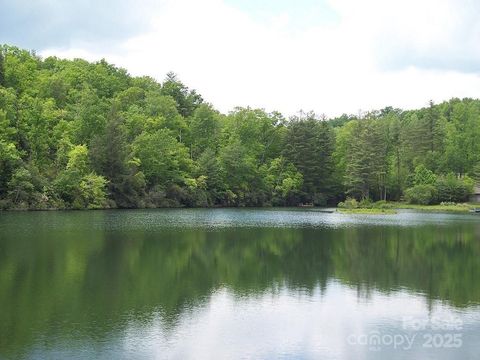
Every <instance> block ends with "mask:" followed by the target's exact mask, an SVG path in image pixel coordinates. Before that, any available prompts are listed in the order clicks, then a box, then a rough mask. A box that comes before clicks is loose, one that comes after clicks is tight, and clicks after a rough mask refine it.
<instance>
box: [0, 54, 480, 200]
mask: <svg viewBox="0 0 480 360" xmlns="http://www.w3.org/2000/svg"><path fill="white" fill-rule="evenodd" d="M478 139H480V100H475V99H452V100H450V101H448V102H444V103H441V104H433V103H432V102H430V103H429V104H428V106H426V107H425V108H423V109H420V110H409V111H402V110H400V109H394V108H391V107H387V108H385V109H382V110H379V111H371V112H365V113H361V114H358V115H343V116H341V117H338V118H334V119H327V118H325V117H324V116H317V115H316V114H314V113H304V112H300V113H299V114H298V115H297V116H293V117H291V118H288V119H287V118H285V117H284V116H283V115H282V114H280V113H278V112H272V113H268V112H266V111H264V110H262V109H251V108H236V109H235V110H233V111H232V112H230V113H229V114H222V113H220V112H218V111H217V110H215V108H214V107H213V106H212V105H211V104H209V103H207V102H205V101H204V100H203V99H202V97H201V95H200V94H198V93H197V92H196V91H195V90H191V89H189V88H188V87H187V86H185V85H184V84H183V83H182V82H181V81H180V80H179V79H178V78H177V77H176V75H175V74H173V73H169V74H167V76H166V78H165V80H164V81H163V83H158V82H157V81H155V80H154V79H152V78H150V77H132V76H130V75H129V74H128V73H127V71H126V70H124V69H121V68H117V67H115V66H113V65H111V64H108V63H107V62H106V61H105V60H101V61H99V62H96V63H89V62H87V61H84V60H81V59H76V60H63V59H58V58H56V57H48V58H46V59H42V58H40V57H39V56H37V55H36V54H35V53H33V52H29V51H25V50H22V49H19V48H16V47H12V46H7V45H3V46H0V209H47V208H54V209H70V208H73V209H83V208H116V207H119V208H136V207H176V206H189V207H194V206H199V207H204V206H270V205H275V206H283V205H298V204H301V203H313V204H315V205H319V206H321V205H327V204H336V203H337V202H339V201H342V200H344V199H345V198H347V197H349V198H352V199H357V200H363V201H385V200H395V201H398V200H406V201H409V202H412V203H420V204H431V203H439V202H460V201H466V200H467V199H468V195H469V194H470V193H471V191H472V189H473V185H474V183H475V182H476V181H479V180H480V141H478Z"/></svg>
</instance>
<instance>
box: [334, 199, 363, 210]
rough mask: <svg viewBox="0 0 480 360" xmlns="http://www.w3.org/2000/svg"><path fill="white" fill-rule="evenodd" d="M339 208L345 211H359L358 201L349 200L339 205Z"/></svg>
mask: <svg viewBox="0 0 480 360" xmlns="http://www.w3.org/2000/svg"><path fill="white" fill-rule="evenodd" d="M337 206H338V207H339V208H343V209H357V208H358V201H357V200H355V199H354V198H347V199H346V200H345V201H343V202H340V203H338V205H337Z"/></svg>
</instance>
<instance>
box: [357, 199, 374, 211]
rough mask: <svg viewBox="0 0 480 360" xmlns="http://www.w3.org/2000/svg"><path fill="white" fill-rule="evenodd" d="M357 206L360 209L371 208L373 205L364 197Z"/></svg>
mask: <svg viewBox="0 0 480 360" xmlns="http://www.w3.org/2000/svg"><path fill="white" fill-rule="evenodd" d="M358 207H359V208H362V209H371V208H372V207H373V202H372V200H370V199H369V198H366V199H363V200H362V201H360V203H359V204H358Z"/></svg>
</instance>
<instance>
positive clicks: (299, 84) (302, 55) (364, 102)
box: [42, 0, 480, 115]
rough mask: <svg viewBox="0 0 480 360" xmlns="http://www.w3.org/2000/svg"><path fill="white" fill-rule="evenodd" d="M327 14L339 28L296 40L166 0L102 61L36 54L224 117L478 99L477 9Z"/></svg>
mask: <svg viewBox="0 0 480 360" xmlns="http://www.w3.org/2000/svg"><path fill="white" fill-rule="evenodd" d="M330 5H331V6H332V8H333V9H334V10H335V11H336V12H337V13H338V15H339V19H340V20H339V21H337V22H322V23H320V24H318V25H317V26H311V27H308V28H306V29H301V30H298V29H292V27H291V26H289V17H288V14H282V15H280V16H279V15H278V14H277V15H276V16H272V18H271V19H269V21H263V22H259V21H256V20H254V17H252V16H250V15H249V14H248V13H245V12H242V11H241V10H239V9H237V8H234V7H231V6H228V5H226V4H225V3H224V2H223V1H222V0H204V1H197V0H176V1H173V0H167V1H165V2H164V4H163V6H162V7H161V8H160V10H157V12H156V13H154V14H152V19H153V25H152V27H151V29H150V30H149V31H148V32H145V33H143V34H141V35H138V36H136V37H132V38H130V39H128V40H126V41H124V42H122V43H121V44H118V46H116V47H115V48H114V50H110V53H107V52H105V53H102V52H100V51H98V50H95V51H90V52H88V48H86V47H83V48H82V47H81V46H74V47H72V48H70V49H68V50H64V51H60V50H58V49H48V50H46V51H43V52H42V54H43V55H50V54H56V55H59V56H66V57H74V56H77V57H78V56H79V55H80V56H81V57H84V58H88V59H93V58H101V57H105V58H106V59H107V60H108V61H110V62H113V63H115V64H117V65H119V66H123V67H126V68H127V69H128V70H129V71H130V72H131V73H132V74H134V75H150V76H153V77H155V78H157V79H159V80H161V79H163V77H164V76H165V74H166V73H167V72H168V71H175V72H176V73H178V74H179V76H180V78H181V79H182V80H183V81H184V82H185V83H186V84H187V85H188V86H190V87H192V88H195V89H197V90H198V91H199V92H200V93H201V94H202V95H203V96H204V97H205V98H206V100H207V101H209V102H212V103H213V104H214V105H216V106H217V107H218V108H219V109H220V110H222V111H229V110H231V109H232V108H233V107H234V106H237V105H239V106H247V105H250V106H254V107H263V108H266V109H267V110H280V111H282V112H283V113H285V114H287V115H291V114H293V113H295V112H296V111H298V110H300V109H304V110H310V109H313V110H315V111H316V112H319V113H326V114H327V115H338V114H341V113H343V112H348V113H356V112H357V111H358V110H359V109H363V110H369V109H372V108H381V107H384V106H388V105H392V106H395V107H403V108H414V107H419V106H423V105H426V103H427V102H428V100H430V99H433V100H434V101H441V100H445V99H448V98H450V97H454V96H457V97H464V96H470V97H476V96H478V94H479V93H480V92H479V91H480V81H479V80H480V79H479V76H478V75H477V74H476V73H474V72H472V69H471V68H469V64H470V63H473V62H475V61H479V60H480V50H477V48H478V46H477V44H478V41H477V40H479V39H480V36H479V33H480V32H479V29H480V26H479V25H477V23H476V22H475V21H472V19H474V18H475V16H474V15H475V14H476V13H475V11H476V9H479V8H480V7H479V6H477V5H475V3H474V2H473V1H471V0H461V1H455V0H435V1H434V0H424V1H414V0H404V1H385V0H366V1H361V2H359V1H356V0H330ZM472 7H473V11H472V9H471V8H472ZM469 9H470V12H469ZM472 12H473V15H472ZM462 21H464V23H463V22H462ZM459 24H462V26H460V27H459ZM469 59H470V60H471V61H469Z"/></svg>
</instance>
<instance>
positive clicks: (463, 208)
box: [338, 201, 480, 214]
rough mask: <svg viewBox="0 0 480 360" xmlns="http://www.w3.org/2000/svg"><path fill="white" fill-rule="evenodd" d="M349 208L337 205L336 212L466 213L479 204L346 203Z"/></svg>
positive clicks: (479, 206) (342, 204) (479, 205)
mask: <svg viewBox="0 0 480 360" xmlns="http://www.w3.org/2000/svg"><path fill="white" fill-rule="evenodd" d="M347 204H348V205H350V206H345V203H341V204H339V208H338V211H339V212H341V213H346V214H385V213H389V214H392V213H396V211H395V210H398V209H410V210H415V211H425V212H447V213H468V212H470V211H471V210H473V209H476V208H480V204H471V203H470V204H469V203H462V204H453V203H448V204H440V205H416V204H407V203H404V202H384V201H382V202H379V203H367V204H362V203H353V206H351V205H352V202H350V203H347Z"/></svg>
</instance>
